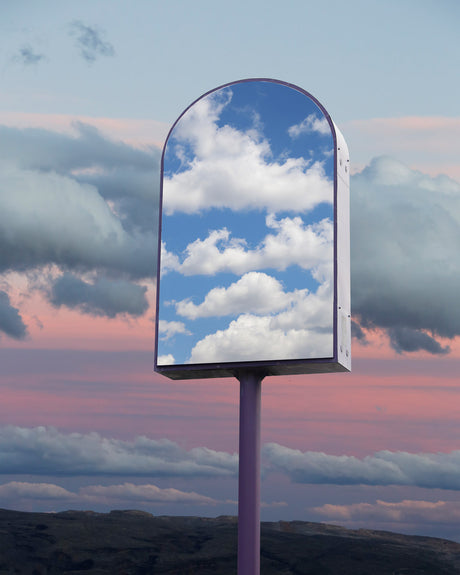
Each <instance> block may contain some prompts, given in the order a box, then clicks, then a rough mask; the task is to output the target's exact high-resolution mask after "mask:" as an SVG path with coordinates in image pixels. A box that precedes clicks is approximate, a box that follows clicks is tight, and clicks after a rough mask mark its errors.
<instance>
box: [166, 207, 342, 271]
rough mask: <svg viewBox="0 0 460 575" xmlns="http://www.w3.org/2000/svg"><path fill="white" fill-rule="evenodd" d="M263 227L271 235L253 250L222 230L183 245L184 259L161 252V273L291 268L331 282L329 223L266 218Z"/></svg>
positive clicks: (243, 240) (330, 231) (239, 239)
mask: <svg viewBox="0 0 460 575" xmlns="http://www.w3.org/2000/svg"><path fill="white" fill-rule="evenodd" d="M266 226H267V228H269V229H272V230H274V231H275V233H269V234H267V235H266V236H265V238H264V239H263V241H262V242H261V243H260V244H259V245H257V246H256V247H255V248H254V249H249V248H248V247H247V242H246V240H245V239H244V238H234V237H232V235H231V233H230V232H229V230H227V229H226V228H223V229H220V230H212V231H210V232H209V234H208V236H207V237H206V238H205V239H204V240H201V239H196V240H195V241H193V242H191V243H190V244H188V245H187V247H186V249H185V258H184V260H183V261H182V262H181V261H180V258H179V256H178V255H176V254H173V253H171V252H168V251H167V250H166V247H165V248H164V259H162V262H164V268H163V264H162V268H163V273H165V272H166V271H168V270H175V271H178V272H180V273H181V274H183V275H185V276H188V275H198V274H203V275H215V274H217V273H222V272H230V273H234V274H238V275H240V274H244V273H247V272H249V271H255V270H262V269H267V268H269V269H275V270H278V271H283V270H285V269H287V268H288V267H289V266H291V265H298V266H300V267H301V268H303V269H306V270H313V272H316V273H317V275H318V278H319V279H320V278H321V279H325V278H328V279H330V278H331V274H332V255H333V232H334V229H333V223H332V221H331V220H329V219H323V220H321V221H320V222H317V223H313V224H305V223H304V222H303V220H302V218H300V217H294V218H282V219H280V220H277V219H276V218H275V216H273V215H268V216H267V217H266Z"/></svg>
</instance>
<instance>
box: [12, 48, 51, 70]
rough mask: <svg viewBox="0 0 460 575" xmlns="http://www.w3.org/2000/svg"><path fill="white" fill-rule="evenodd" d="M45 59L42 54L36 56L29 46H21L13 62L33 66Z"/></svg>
mask: <svg viewBox="0 0 460 575" xmlns="http://www.w3.org/2000/svg"><path fill="white" fill-rule="evenodd" d="M45 59H46V58H45V55H44V54H38V53H37V52H35V51H34V49H33V48H32V46H30V45H29V44H27V45H25V46H22V48H20V49H19V50H18V53H17V54H15V56H14V60H15V61H16V62H21V63H22V64H24V66H35V65H36V64H38V63H39V62H41V61H42V60H45Z"/></svg>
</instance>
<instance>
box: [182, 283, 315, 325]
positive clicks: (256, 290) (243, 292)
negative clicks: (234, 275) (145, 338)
mask: <svg viewBox="0 0 460 575" xmlns="http://www.w3.org/2000/svg"><path fill="white" fill-rule="evenodd" d="M306 292H307V290H301V291H299V292H291V293H286V292H285V291H284V290H283V286H282V284H281V282H280V281H278V280H277V279H275V278H273V277H272V276H269V275H267V274H265V273H260V272H249V273H247V274H245V275H244V276H243V277H242V278H240V279H239V280H238V281H237V282H235V283H233V284H231V285H230V286H229V287H228V288H224V287H217V288H214V289H212V290H211V291H210V292H209V293H208V294H207V295H206V297H205V298H204V300H203V302H202V303H200V304H198V305H196V304H194V303H193V302H192V301H190V300H182V301H180V302H177V303H176V311H177V313H178V314H179V315H181V316H184V317H186V318H188V319H197V318H199V317H212V316H222V315H238V314H240V313H254V314H257V315H265V314H270V313H272V312H276V311H279V310H282V309H285V308H286V307H287V306H289V305H290V304H291V303H293V302H294V301H295V300H296V299H297V298H299V297H302V295H304V294H305V293H306Z"/></svg>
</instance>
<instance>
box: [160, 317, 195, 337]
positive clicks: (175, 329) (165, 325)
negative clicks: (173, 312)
mask: <svg viewBox="0 0 460 575" xmlns="http://www.w3.org/2000/svg"><path fill="white" fill-rule="evenodd" d="M158 333H159V335H160V338H161V339H170V338H171V337H173V336H175V335H176V333H181V334H184V335H189V334H190V332H189V331H188V330H187V328H186V327H185V324H184V323H183V322H181V321H166V320H164V319H160V321H159V322H158Z"/></svg>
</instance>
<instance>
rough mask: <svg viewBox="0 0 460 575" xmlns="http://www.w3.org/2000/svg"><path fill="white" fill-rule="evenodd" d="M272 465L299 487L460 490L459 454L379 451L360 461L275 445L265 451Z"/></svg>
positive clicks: (354, 458)
mask: <svg viewBox="0 0 460 575" xmlns="http://www.w3.org/2000/svg"><path fill="white" fill-rule="evenodd" d="M264 453H265V456H266V457H267V460H268V462H269V465H270V466H272V467H273V469H277V470H279V471H282V472H283V473H286V474H287V475H288V476H289V477H290V478H291V480H292V481H294V482H296V483H312V484H313V483H320V484H322V483H328V484H332V485H412V486H417V487H425V488H433V489H435V488H437V489H453V490H460V451H452V452H451V453H418V454H415V453H405V452H391V451H379V452H377V453H374V454H373V455H369V456H367V457H364V458H363V459H359V458H357V457H353V456H348V455H341V456H336V455H327V454H326V453H318V452H310V451H307V452H301V451H299V450H297V449H290V448H288V447H283V446H281V445H278V444H276V443H270V444H267V445H266V446H265V448H264Z"/></svg>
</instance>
